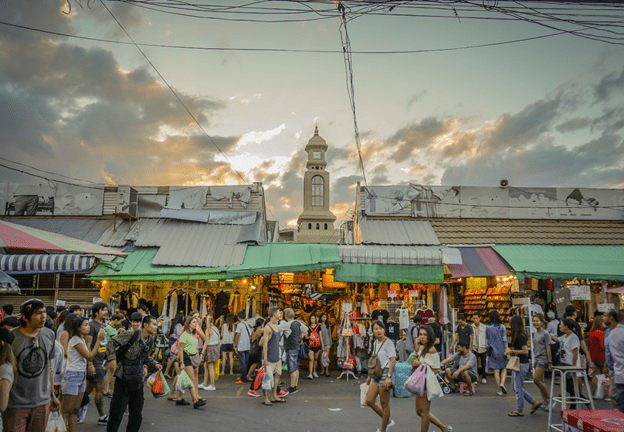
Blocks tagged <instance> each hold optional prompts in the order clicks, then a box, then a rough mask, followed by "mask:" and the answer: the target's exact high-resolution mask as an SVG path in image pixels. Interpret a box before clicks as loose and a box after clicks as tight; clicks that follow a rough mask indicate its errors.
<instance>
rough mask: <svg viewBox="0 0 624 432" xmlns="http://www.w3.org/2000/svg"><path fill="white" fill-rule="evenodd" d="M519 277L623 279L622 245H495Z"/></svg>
mask: <svg viewBox="0 0 624 432" xmlns="http://www.w3.org/2000/svg"><path fill="white" fill-rule="evenodd" d="M494 250H495V251H496V252H498V254H499V255H500V256H502V257H503V258H504V259H505V261H507V262H508V263H509V264H510V265H511V267H513V269H514V270H515V271H516V276H518V277H519V278H527V277H528V278H537V279H565V280H572V279H574V278H578V279H605V280H617V281H620V280H624V246H590V245H556V246H552V245H522V244H506V245H497V246H494Z"/></svg>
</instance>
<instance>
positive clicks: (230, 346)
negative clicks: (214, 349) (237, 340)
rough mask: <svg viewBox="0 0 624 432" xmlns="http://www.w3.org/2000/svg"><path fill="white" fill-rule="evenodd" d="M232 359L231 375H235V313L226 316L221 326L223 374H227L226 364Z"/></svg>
mask: <svg viewBox="0 0 624 432" xmlns="http://www.w3.org/2000/svg"><path fill="white" fill-rule="evenodd" d="M228 358H229V359H230V375H234V315H232V314H229V315H228V316H227V317H225V324H224V325H223V326H222V327H221V375H225V364H226V361H227V359H228Z"/></svg>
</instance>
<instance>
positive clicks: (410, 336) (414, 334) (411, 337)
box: [405, 314, 422, 355]
mask: <svg viewBox="0 0 624 432" xmlns="http://www.w3.org/2000/svg"><path fill="white" fill-rule="evenodd" d="M421 322H422V317H421V316H420V315H418V314H416V315H414V317H413V318H412V322H411V323H410V324H409V326H407V330H405V352H407V354H408V355H410V354H411V353H413V352H414V350H415V349H416V345H417V344H418V327H420V323H421Z"/></svg>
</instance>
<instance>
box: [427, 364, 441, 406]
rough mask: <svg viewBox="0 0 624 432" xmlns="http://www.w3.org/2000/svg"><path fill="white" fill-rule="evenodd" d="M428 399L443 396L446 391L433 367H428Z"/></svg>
mask: <svg viewBox="0 0 624 432" xmlns="http://www.w3.org/2000/svg"><path fill="white" fill-rule="evenodd" d="M426 381H427V399H429V400H432V399H435V398H439V397H443V396H444V392H443V391H442V387H440V382H439V381H438V378H437V377H436V375H435V373H434V372H433V371H432V370H431V368H429V367H428V368H427V378H426Z"/></svg>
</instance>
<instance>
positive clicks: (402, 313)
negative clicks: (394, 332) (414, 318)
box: [399, 309, 409, 330]
mask: <svg viewBox="0 0 624 432" xmlns="http://www.w3.org/2000/svg"><path fill="white" fill-rule="evenodd" d="M408 327H409V310H408V309H399V329H400V330H403V329H406V328H408Z"/></svg>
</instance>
